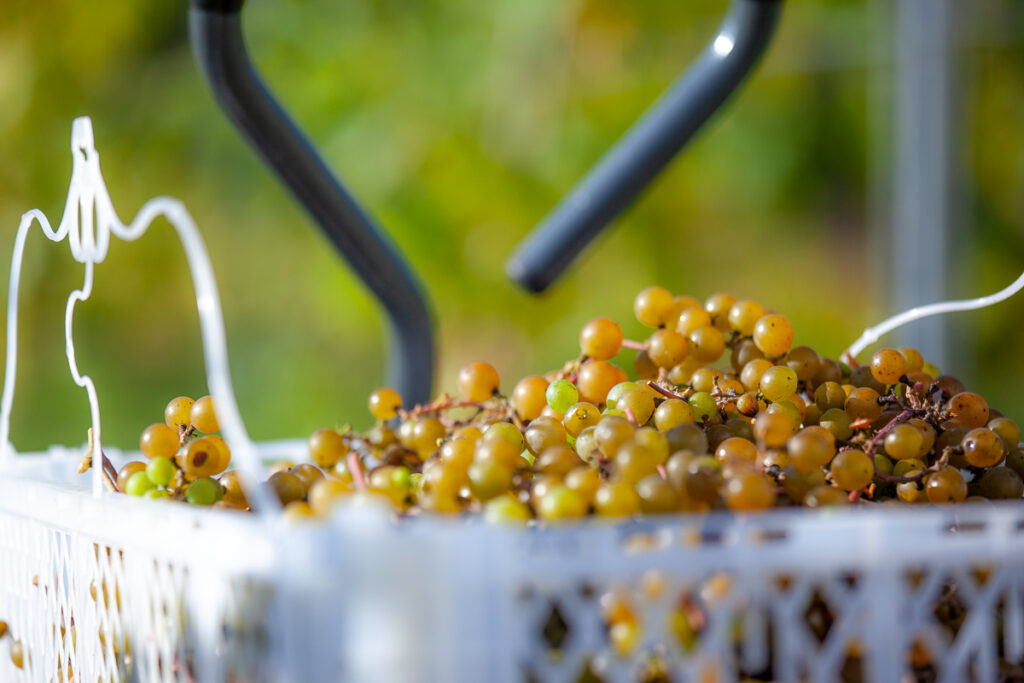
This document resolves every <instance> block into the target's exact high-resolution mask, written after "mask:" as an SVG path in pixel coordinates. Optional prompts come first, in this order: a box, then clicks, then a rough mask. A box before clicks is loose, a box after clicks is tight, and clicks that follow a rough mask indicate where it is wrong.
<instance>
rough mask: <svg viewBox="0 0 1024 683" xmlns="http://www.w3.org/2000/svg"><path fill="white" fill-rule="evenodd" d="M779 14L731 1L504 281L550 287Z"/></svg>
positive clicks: (753, 54)
mask: <svg viewBox="0 0 1024 683" xmlns="http://www.w3.org/2000/svg"><path fill="white" fill-rule="evenodd" d="M781 9H782V2H781V0H733V2H732V6H731V9H730V10H729V14H728V16H726V18H725V20H724V21H723V22H722V25H721V26H720V27H719V29H718V33H717V34H716V35H715V37H714V38H713V39H712V41H711V43H710V44H709V45H708V47H707V48H706V49H705V50H704V52H703V53H701V55H700V57H698V59H697V61H696V62H694V63H693V65H692V66H690V68H689V69H688V70H687V71H686V72H685V73H684V74H683V75H682V76H681V77H680V78H679V79H678V80H677V81H676V82H675V84H673V85H672V86H671V87H670V88H669V89H668V90H667V91H666V92H665V93H664V94H663V95H662V96H661V98H660V99H659V100H658V101H657V102H655V104H654V105H653V106H652V107H651V108H650V109H648V110H647V111H646V112H645V113H644V114H643V116H642V117H641V118H640V119H639V120H638V121H637V122H636V123H635V124H634V125H633V127H632V128H630V129H629V131H627V132H626V134H625V135H623V136H622V138H620V139H619V141H618V142H617V143H616V144H615V146H614V147H612V148H611V150H609V151H608V152H607V153H606V154H605V155H604V157H602V158H601V160H600V161H598V162H597V164H595V165H594V167H593V168H591V170H590V171H589V172H588V173H587V175H586V176H585V177H584V178H583V179H582V180H581V181H580V182H579V183H578V184H577V185H576V187H574V188H573V189H572V190H571V191H570V192H569V194H568V195H566V197H565V198H564V199H563V200H562V201H561V203H559V204H558V206H556V207H555V208H554V209H553V210H552V211H551V213H549V214H548V215H547V217H546V218H545V219H544V220H543V221H542V222H541V223H540V225H538V226H537V227H536V228H534V230H533V232H531V233H530V234H529V235H527V236H526V238H525V239H524V240H523V241H522V242H521V243H520V244H519V246H518V247H517V248H516V251H515V252H514V253H513V254H512V256H511V257H510V258H509V260H508V263H507V264H506V267H505V272H506V273H507V274H508V276H509V277H510V278H512V279H513V280H515V281H516V282H518V283H519V284H520V285H521V286H522V287H523V288H524V289H526V290H528V291H530V292H533V293H538V292H542V291H544V290H545V289H547V288H548V287H549V286H551V284H552V283H553V282H554V281H555V280H556V279H558V277H559V276H560V275H561V274H562V272H563V271H564V270H565V269H566V268H567V267H568V266H569V264H570V263H572V261H573V260H574V259H575V258H576V257H577V256H578V255H579V253H580V252H581V251H583V249H584V248H585V247H586V246H587V245H588V244H589V243H590V241H591V240H593V239H594V238H595V237H597V235H598V234H600V232H601V231H602V230H604V228H605V227H606V226H607V225H608V224H609V223H610V222H611V221H612V220H614V219H615V217H616V216H618V215H619V214H620V213H621V212H622V211H623V210H624V209H625V208H626V207H627V206H629V204H630V203H632V201H633V200H634V199H635V198H636V197H637V195H639V194H640V192H641V191H642V190H643V189H644V188H645V187H646V186H647V185H648V184H649V183H650V182H651V181H652V180H654V178H655V177H656V176H657V175H658V174H659V173H661V171H662V170H663V169H664V168H665V166H667V165H668V163H669V162H670V161H672V159H673V158H674V157H675V156H676V154H678V153H679V151H680V150H681V149H682V148H683V147H684V146H685V145H686V143H687V142H689V140H690V138H692V137H693V135H694V134H695V133H696V132H697V131H698V130H700V128H701V126H702V125H704V123H705V122H706V121H707V120H708V119H709V118H711V116H712V115H713V114H714V113H715V112H716V111H718V110H719V108H721V106H722V104H723V103H724V102H725V100H726V99H728V97H729V95H731V94H732V93H733V92H734V91H735V90H736V89H737V88H738V87H739V85H740V83H742V82H743V79H744V78H745V77H746V76H747V74H749V73H750V71H751V70H752V69H753V68H754V65H755V64H756V63H757V61H758V59H759V58H760V57H761V55H762V53H763V52H764V50H765V48H766V47H767V45H768V41H769V40H770V39H771V36H772V33H773V31H774V30H775V25H776V24H777V23H778V18H779V14H780V12H781Z"/></svg>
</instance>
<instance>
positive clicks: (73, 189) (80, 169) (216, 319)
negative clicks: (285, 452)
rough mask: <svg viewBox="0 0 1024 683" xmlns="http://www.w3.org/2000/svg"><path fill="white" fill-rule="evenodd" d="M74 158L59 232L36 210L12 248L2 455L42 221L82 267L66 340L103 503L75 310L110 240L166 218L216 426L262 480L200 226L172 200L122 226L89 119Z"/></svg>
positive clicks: (95, 410)
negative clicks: (34, 231)
mask: <svg viewBox="0 0 1024 683" xmlns="http://www.w3.org/2000/svg"><path fill="white" fill-rule="evenodd" d="M71 157H72V167H71V183H70V186H69V188H68V197H67V202H66V204H65V205H64V215H63V216H62V217H61V221H60V224H59V225H58V226H57V229H56V230H53V228H52V227H51V224H50V221H49V220H48V219H47V218H46V215H45V214H44V213H43V212H42V211H40V210H38V209H33V210H31V211H28V212H27V213H25V214H24V215H23V216H22V217H21V224H20V225H19V226H18V233H17V237H16V238H15V241H14V253H13V254H12V256H11V280H10V289H9V290H8V295H7V365H6V372H5V374H4V388H3V397H2V399H0V447H2V448H3V449H4V456H5V457H13V456H14V454H15V450H14V446H13V445H12V444H11V442H10V421H11V408H12V405H13V403H14V384H15V377H16V371H17V358H18V288H19V283H20V280H21V264H22V258H23V255H24V251H25V238H26V237H27V236H28V231H29V229H30V228H31V227H32V224H33V223H34V222H38V223H39V226H40V228H42V230H43V234H44V235H46V237H47V238H48V239H50V240H51V241H53V242H61V241H63V240H64V238H67V239H68V243H69V244H70V247H71V255H72V256H73V257H74V259H75V260H76V261H78V262H79V263H82V264H84V266H85V275H84V278H83V282H82V287H81V288H80V289H76V290H75V291H73V292H72V293H71V296H69V297H68V302H67V307H66V308H65V312H64V338H65V346H66V349H65V350H66V353H67V357H68V366H69V367H70V369H71V376H72V377H73V378H74V380H75V384H77V385H78V386H80V387H82V388H84V389H85V391H86V394H87V395H88V398H89V408H90V412H91V419H92V434H93V453H94V456H93V468H92V469H93V494H94V495H96V496H100V495H102V494H103V478H102V477H103V472H102V470H103V467H102V461H101V458H102V432H101V431H100V409H99V400H98V398H97V395H96V386H95V384H93V381H92V378H91V377H89V375H83V374H82V373H81V371H80V370H79V369H78V361H77V359H76V356H75V344H74V338H73V334H72V322H73V317H74V311H75V304H77V303H78V302H79V301H85V300H86V299H88V298H89V296H90V295H91V294H92V285H93V270H94V267H95V265H96V264H97V263H101V262H102V261H103V259H104V258H106V256H107V249H108V247H109V246H110V235H111V233H113V234H114V235H115V236H116V237H119V238H121V239H122V240H125V241H126V242H131V241H134V240H136V239H138V238H139V237H141V236H142V234H143V233H145V232H146V229H147V228H149V226H150V224H151V223H152V222H153V221H154V220H155V219H156V218H157V217H159V216H164V217H165V218H166V219H167V220H168V221H169V222H170V224H171V225H173V226H174V229H175V231H176V232H177V234H178V239H179V240H180V241H181V244H182V246H183V247H184V249H185V257H186V259H187V260H188V265H189V270H190V271H191V274H192V283H193V285H194V287H195V293H196V306H197V308H198V313H199V326H200V332H201V334H202V339H203V355H204V358H205V361H206V377H207V384H208V385H209V389H210V394H211V395H212V396H213V397H214V401H215V403H216V406H217V419H218V420H219V422H220V425H221V429H222V431H223V433H224V440H225V441H227V443H228V445H229V446H230V448H231V453H232V456H233V457H237V458H238V460H239V462H240V464H241V465H242V466H243V467H244V468H245V469H246V470H248V471H249V473H250V474H252V475H253V476H256V477H258V478H260V479H262V477H263V474H264V471H263V464H262V462H261V461H260V458H259V456H258V454H257V451H256V448H255V446H254V444H253V443H252V440H251V439H250V438H249V434H248V432H247V431H246V429H245V424H244V423H243V422H242V416H241V414H240V413H239V410H238V402H237V401H236V399H235V392H234V389H233V388H232V384H231V373H230V371H229V369H228V353H227V341H226V339H225V336H224V318H223V315H222V314H221V307H220V296H219V295H218V293H217V282H216V280H215V279H214V277H213V268H212V266H211V265H210V257H209V255H208V254H207V252H206V247H205V245H204V244H203V240H202V238H201V237H200V235H199V231H198V229H197V228H196V225H195V222H194V221H193V220H192V217H191V216H190V215H189V213H188V211H187V210H186V209H185V206H184V204H182V203H181V202H180V201H178V200H176V199H171V198H169V197H156V198H154V199H151V200H149V201H148V202H146V203H145V204H144V205H143V207H142V208H141V209H139V212H138V213H137V214H136V215H135V218H134V219H133V220H132V222H131V223H130V224H128V225H125V224H124V223H122V222H121V219H120V218H118V215H117V212H116V211H115V210H114V205H113V203H112V202H111V200H110V194H109V193H108V191H107V186H106V183H105V182H104V181H103V175H102V173H101V172H100V160H99V154H98V153H97V152H96V147H95V145H94V142H93V133H92V121H91V119H89V117H87V116H83V117H79V118H77V119H75V120H74V123H72V125H71ZM94 218H95V220H94ZM249 493H250V494H251V496H252V501H253V503H254V504H255V505H254V507H256V508H258V509H260V510H264V511H269V510H273V509H275V508H277V507H279V506H278V504H277V502H276V500H274V499H273V498H272V497H271V496H269V495H268V494H267V492H266V490H265V489H264V488H263V487H261V486H255V487H253V490H251V491H250V492H249Z"/></svg>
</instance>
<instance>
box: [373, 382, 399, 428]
mask: <svg viewBox="0 0 1024 683" xmlns="http://www.w3.org/2000/svg"><path fill="white" fill-rule="evenodd" d="M369 407H370V414H371V415H373V416H374V417H375V418H377V419H378V420H390V419H391V418H393V417H397V416H398V409H399V408H401V407H402V397H401V396H400V395H399V394H398V392H397V391H395V390H394V389H389V388H387V387H381V388H380V389H377V390H376V391H374V392H373V393H372V394H370V400H369Z"/></svg>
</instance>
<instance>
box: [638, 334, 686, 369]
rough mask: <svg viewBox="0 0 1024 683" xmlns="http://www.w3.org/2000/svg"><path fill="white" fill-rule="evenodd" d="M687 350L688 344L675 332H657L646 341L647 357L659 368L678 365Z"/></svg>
mask: <svg viewBox="0 0 1024 683" xmlns="http://www.w3.org/2000/svg"><path fill="white" fill-rule="evenodd" d="M689 350H690V342H689V341H687V339H686V337H685V336H683V335H682V334H680V333H679V332H676V331H675V330H658V331H656V332H655V333H654V334H652V335H651V338H650V339H648V340H647V355H648V356H650V358H651V360H652V361H653V362H654V364H655V365H657V366H658V367H661V368H671V367H672V366H673V365H678V364H679V363H681V362H682V361H683V359H684V358H686V354H687V353H688V352H689Z"/></svg>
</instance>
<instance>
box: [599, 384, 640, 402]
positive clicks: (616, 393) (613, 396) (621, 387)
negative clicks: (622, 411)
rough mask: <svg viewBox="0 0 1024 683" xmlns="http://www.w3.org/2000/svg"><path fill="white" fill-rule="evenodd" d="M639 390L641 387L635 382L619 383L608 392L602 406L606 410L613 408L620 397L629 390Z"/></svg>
mask: <svg viewBox="0 0 1024 683" xmlns="http://www.w3.org/2000/svg"><path fill="white" fill-rule="evenodd" d="M640 388H642V385H641V384H639V383H637V382H619V383H618V384H616V385H615V386H614V387H612V388H611V389H609V390H608V396H607V397H606V398H605V401H604V404H605V406H607V407H608V408H615V407H616V403H617V402H618V400H619V397H620V396H622V395H623V394H624V393H626V392H627V391H629V390H631V389H640Z"/></svg>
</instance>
